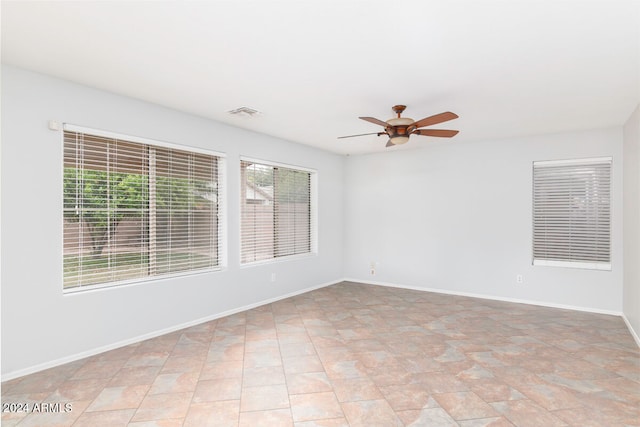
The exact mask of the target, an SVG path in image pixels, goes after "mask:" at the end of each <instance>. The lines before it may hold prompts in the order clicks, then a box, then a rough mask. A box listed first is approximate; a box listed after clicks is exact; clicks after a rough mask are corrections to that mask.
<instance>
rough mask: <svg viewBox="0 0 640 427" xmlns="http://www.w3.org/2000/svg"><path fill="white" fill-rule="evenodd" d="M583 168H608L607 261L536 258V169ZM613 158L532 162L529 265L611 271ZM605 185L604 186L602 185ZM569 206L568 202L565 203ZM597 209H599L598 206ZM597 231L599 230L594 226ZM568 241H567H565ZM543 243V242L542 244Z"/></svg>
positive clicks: (594, 232)
mask: <svg viewBox="0 0 640 427" xmlns="http://www.w3.org/2000/svg"><path fill="white" fill-rule="evenodd" d="M572 165H575V166H584V167H587V166H589V165H607V167H608V173H609V175H608V180H609V183H608V184H609V185H608V188H607V191H608V204H607V205H606V208H607V215H608V229H607V238H608V252H607V253H606V255H607V258H608V261H595V260H586V259H584V258H583V259H576V260H559V259H549V258H542V257H537V258H536V167H541V168H544V167H554V166H567V167H568V166H572ZM613 166H614V165H613V157H612V156H605V157H590V158H580V159H563V160H544V161H534V162H533V163H532V167H531V174H532V175H531V178H532V183H531V188H532V198H531V202H532V205H531V214H532V218H531V226H532V229H531V237H532V239H531V263H532V265H533V266H547V267H566V268H574V269H586V270H599V271H611V269H612V254H613V253H612V248H613V244H612V238H613V233H612V229H613V224H612V223H613V215H612V211H613V195H614V192H613V171H614V167H613ZM603 185H605V184H603ZM566 204H567V205H568V204H569V203H568V202H567V203H566ZM598 207H600V206H599V205H598ZM595 228H597V230H598V231H599V230H600V228H598V226H596V227H595ZM593 234H596V231H593ZM567 241H569V240H567ZM542 243H544V242H542Z"/></svg>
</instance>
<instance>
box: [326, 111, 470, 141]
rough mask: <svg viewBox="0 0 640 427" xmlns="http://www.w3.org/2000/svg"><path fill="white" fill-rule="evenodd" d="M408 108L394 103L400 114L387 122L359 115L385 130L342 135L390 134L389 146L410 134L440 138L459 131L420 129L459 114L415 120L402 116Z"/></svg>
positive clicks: (453, 134)
mask: <svg viewBox="0 0 640 427" xmlns="http://www.w3.org/2000/svg"><path fill="white" fill-rule="evenodd" d="M405 108H407V107H406V105H394V106H393V107H392V110H393V111H394V112H395V113H396V114H397V115H398V117H393V118H391V119H389V120H387V121H386V122H383V121H382V120H378V119H376V118H374V117H359V118H360V119H362V120H365V121H367V122H370V123H373V124H376V125H380V126H383V127H384V132H373V133H361V134H358V135H348V136H340V137H338V139H341V138H352V137H354V136H365V135H378V136H380V135H388V136H389V141H388V142H387V145H386V146H387V147H391V146H392V145H400V144H404V143H405V142H407V141H409V136H410V135H423V136H436V137H439V138H451V137H452V136H455V135H456V134H457V133H458V131H457V130H448V129H419V128H421V127H424V126H431V125H435V124H437V123H442V122H447V121H449V120H453V119H457V118H458V115H457V114H455V113H452V112H450V111H447V112H446V113H440V114H436V115H435V116H429V117H425V118H424V119H422V120H418V121H417V122H415V121H413V119H410V118H408V117H400V115H401V114H402V112H403V111H404V109H405Z"/></svg>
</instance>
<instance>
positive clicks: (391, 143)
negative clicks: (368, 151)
mask: <svg viewBox="0 0 640 427" xmlns="http://www.w3.org/2000/svg"><path fill="white" fill-rule="evenodd" d="M393 145H394V143H393V142H391V140H389V141H387V145H385V147H393Z"/></svg>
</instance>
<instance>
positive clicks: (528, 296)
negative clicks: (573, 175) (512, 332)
mask: <svg viewBox="0 0 640 427" xmlns="http://www.w3.org/2000/svg"><path fill="white" fill-rule="evenodd" d="M411 144H422V145H424V147H421V148H418V149H413V150H406V151H400V150H399V151H396V152H394V151H392V149H390V150H389V151H388V152H385V153H383V154H372V155H366V156H358V157H349V158H348V160H347V168H346V183H347V184H346V190H345V196H346V202H345V203H346V217H345V230H346V246H345V250H346V254H347V260H346V261H345V276H346V277H347V278H350V279H355V280H362V281H369V282H376V283H381V284H392V285H397V286H406V287H415V288H424V289H437V290H442V291H445V292H450V293H463V294H470V295H478V296H485V297H494V298H501V299H507V300H519V301H527V302H531V303H538V304H545V305H555V306H564V307H572V308H578V309H585V310H596V311H603V312H615V313H620V312H621V311H622V130H621V129H608V130H595V131H590V132H575V133H563V134H556V135H547V136H539V137H528V138H512V139H505V140H500V141H484V142H478V143H462V142H458V141H456V139H455V138H454V139H452V140H449V141H440V140H439V141H433V140H432V142H429V141H428V140H421V141H419V140H414V141H412V142H411ZM596 156H613V207H612V213H613V225H612V233H613V235H612V236H613V237H612V244H613V247H612V264H613V266H612V271H593V270H579V269H568V268H558V267H539V266H536V267H534V266H532V265H531V239H532V238H531V230H532V225H531V222H532V213H531V209H532V202H531V188H532V162H533V161H535V160H553V159H568V158H585V157H596ZM372 261H373V262H377V268H376V274H375V276H372V275H371V274H370V271H369V269H370V263H371V262H372ZM518 274H522V275H523V277H524V283H522V284H516V275H518Z"/></svg>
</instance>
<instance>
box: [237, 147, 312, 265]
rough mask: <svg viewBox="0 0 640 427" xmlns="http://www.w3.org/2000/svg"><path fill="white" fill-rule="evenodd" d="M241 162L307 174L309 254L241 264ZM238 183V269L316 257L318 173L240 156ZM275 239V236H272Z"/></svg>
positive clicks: (295, 166)
mask: <svg viewBox="0 0 640 427" xmlns="http://www.w3.org/2000/svg"><path fill="white" fill-rule="evenodd" d="M242 162H251V163H257V164H261V165H265V166H271V167H280V168H286V169H292V170H296V171H300V172H306V173H308V174H309V252H305V253H299V254H293V255H284V256H279V257H275V256H274V257H272V258H267V259H261V260H256V261H248V262H242V212H243V210H242V209H243V208H242V205H243V204H244V200H243V194H244V192H243V190H242V186H243V185H244V182H243V180H242ZM238 166H239V167H238V182H239V183H240V186H239V187H240V191H239V194H238V196H239V197H238V212H239V214H240V215H239V221H238V237H239V242H238V263H239V265H240V268H247V267H254V266H259V265H264V264H274V263H280V262H287V261H292V260H296V259H301V258H308V257H311V256H316V255H317V254H318V171H317V170H316V169H312V168H309V167H304V166H298V165H292V164H289V163H282V162H276V161H272V160H265V159H258V158H255V157H249V156H243V155H241V156H240V160H239V162H238ZM274 237H275V236H274Z"/></svg>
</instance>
